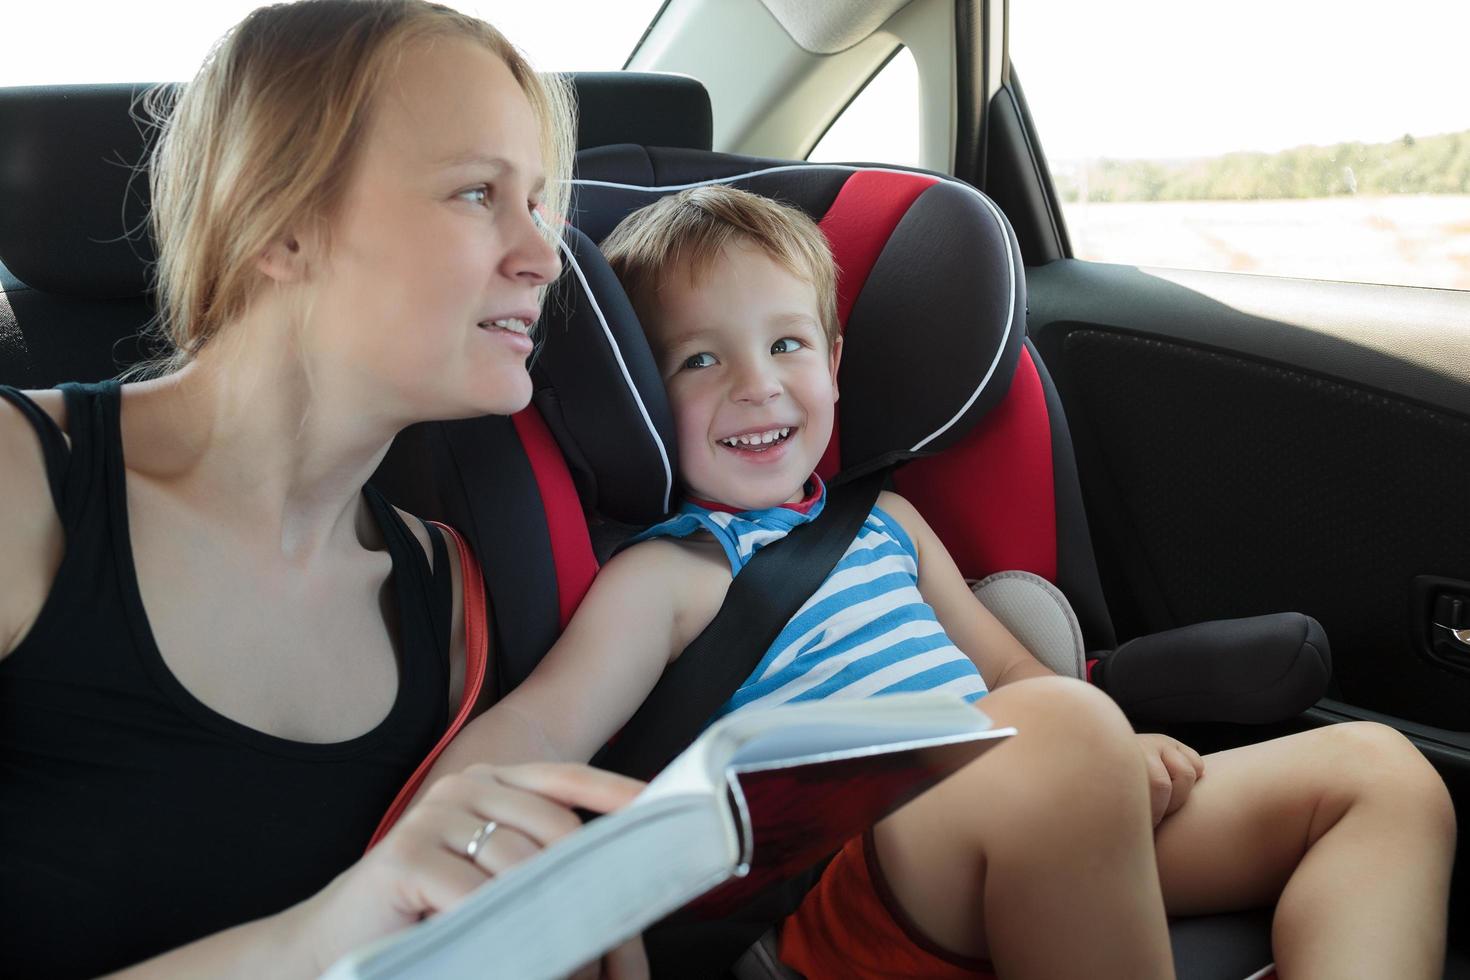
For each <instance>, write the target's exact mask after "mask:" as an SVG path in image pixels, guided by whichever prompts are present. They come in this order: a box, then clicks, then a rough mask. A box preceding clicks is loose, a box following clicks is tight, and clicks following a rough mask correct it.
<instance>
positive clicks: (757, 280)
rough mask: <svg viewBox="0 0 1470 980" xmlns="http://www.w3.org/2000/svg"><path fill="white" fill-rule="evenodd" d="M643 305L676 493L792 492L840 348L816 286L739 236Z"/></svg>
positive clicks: (819, 425)
mask: <svg viewBox="0 0 1470 980" xmlns="http://www.w3.org/2000/svg"><path fill="white" fill-rule="evenodd" d="M648 306H649V307H651V308H646V315H645V317H644V320H645V327H646V328H647V330H648V333H649V337H650V339H651V340H652V342H653V347H654V351H655V355H656V356H657V357H658V363H659V371H660V373H661V374H662V375H663V378H664V384H665V385H666V386H667V388H668V393H669V402H670V405H671V407H672V408H673V411H674V422H675V426H676V428H677V431H678V439H679V459H680V475H681V476H682V477H683V479H684V484H685V487H686V488H687V490H688V492H689V493H690V494H692V495H693V496H695V497H700V498H703V499H706V500H712V501H716V502H718V503H722V504H725V505H727V506H730V507H733V508H736V509H738V510H757V509H761V508H765V507H774V506H776V505H778V504H783V503H791V502H795V501H797V500H800V499H801V496H802V489H803V486H804V484H805V483H806V479H807V477H809V476H810V475H811V473H812V470H813V469H815V468H816V465H817V462H818V461H819V460H820V459H821V458H822V453H823V452H824V451H825V450H826V448H827V441H828V440H829V439H830V438H831V436H832V417H833V406H834V405H835V404H836V402H837V361H838V357H839V355H840V353H841V340H840V339H839V340H838V342H837V345H836V346H835V347H833V348H832V349H830V350H829V348H828V344H827V339H826V336H825V334H824V333H823V331H822V323H821V318H820V315H819V313H818V309H817V294H816V289H815V288H814V287H813V286H812V285H811V284H810V283H808V282H806V281H804V280H802V279H799V278H797V277H796V276H793V275H792V274H791V273H789V272H787V271H786V270H785V269H784V268H782V267H781V265H780V264H779V263H778V262H776V260H775V259H772V258H771V257H770V256H768V255H766V254H765V253H764V252H762V251H760V250H759V249H758V248H755V247H754V246H751V245H749V244H748V243H743V242H741V243H736V244H733V245H731V246H729V247H727V248H726V249H725V250H724V251H723V252H722V253H721V254H720V255H719V256H717V257H716V258H715V259H714V261H713V262H712V263H711V264H710V266H709V268H708V269H707V270H706V271H705V273H704V275H703V276H701V277H700V278H699V279H698V280H697V281H695V282H692V283H691V282H690V277H689V275H688V272H687V270H684V269H675V270H671V271H670V272H669V273H668V274H667V275H666V276H665V278H664V280H663V283H662V285H661V287H660V288H659V289H658V291H657V293H656V294H655V295H654V296H653V297H652V301H651V303H650V304H648Z"/></svg>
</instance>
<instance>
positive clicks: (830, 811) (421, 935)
mask: <svg viewBox="0 0 1470 980" xmlns="http://www.w3.org/2000/svg"><path fill="white" fill-rule="evenodd" d="M1014 732H1015V729H1012V728H1003V729H998V728H995V727H993V726H992V725H991V723H990V720H989V719H988V718H986V717H985V715H984V714H982V713H981V712H980V711H979V710H977V709H976V708H974V707H972V706H971V705H969V704H966V703H965V702H964V701H963V700H961V699H960V698H958V697H956V696H954V695H949V694H944V693H941V692H928V693H922V694H896V695H892V696H888V697H881V698H873V699H869V700H863V701H820V702H811V703H804V704H794V705H783V706H781V707H777V708H771V709H767V710H757V711H746V712H739V713H736V714H733V715H731V716H730V717H728V718H725V719H723V720H721V721H719V722H717V723H715V724H714V725H712V726H710V728H709V729H708V730H706V731H705V732H704V734H703V735H701V736H700V737H699V739H698V740H697V741H696V742H695V743H694V744H693V745H691V746H690V747H689V748H688V749H687V750H686V751H685V752H684V753H683V754H681V755H680V756H679V757H678V758H677V759H675V760H674V761H673V762H672V763H670V764H669V766H668V768H667V769H665V770H664V771H663V772H662V773H660V774H659V775H658V776H657V777H656V778H655V779H654V780H653V781H652V782H651V783H649V784H648V788H647V789H645V790H644V791H643V792H642V793H641V794H640V795H639V796H638V798H637V799H635V800H634V801H633V802H632V803H630V804H629V805H628V806H626V807H624V808H623V809H621V810H619V811H617V812H616V813H611V814H608V815H606V816H603V817H599V818H597V819H595V820H593V821H592V822H590V823H588V824H587V825H586V826H584V827H583V828H582V829H581V830H579V831H577V832H576V833H574V834H571V835H569V836H567V837H564V838H562V839H561V840H559V841H557V842H556V843H554V844H552V845H551V846H550V847H547V848H546V849H545V850H544V851H542V852H541V853H540V854H538V855H536V856H535V857H534V858H531V859H530V860H528V861H526V862H524V863H522V864H519V865H517V866H516V867H514V868H512V869H510V870H509V871H507V872H506V873H505V874H503V875H501V876H499V877H497V878H492V879H491V880H489V881H487V882H486V883H485V884H484V885H483V886H482V887H480V888H479V889H478V890H477V891H475V892H474V893H472V894H471V895H470V896H468V897H467V898H466V899H465V900H464V901H463V902H461V903H460V904H459V905H457V906H455V907H454V908H452V909H449V910H448V911H445V912H442V913H440V914H439V915H436V916H434V917H432V918H430V919H427V920H425V921H424V922H422V923H420V924H418V925H416V926H413V927H412V928H410V929H407V930H405V931H403V932H400V933H397V934H396V935H393V936H390V937H388V938H386V939H383V940H381V941H379V942H377V943H375V944H372V945H370V946H368V947H365V948H363V949H361V950H358V951H357V952H355V953H353V954H351V955H349V956H347V957H345V958H344V959H342V960H341V961H340V962H338V963H337V964H336V965H335V966H333V967H332V969H331V970H329V971H328V973H327V974H326V977H327V978H328V980H347V978H353V977H358V978H364V980H386V978H396V977H410V976H414V977H423V976H432V977H436V978H447V980H455V978H460V977H463V978H470V977H474V978H483V977H514V978H516V980H534V978H538V977H544V978H554V977H563V976H565V975H567V974H568V973H570V972H571V971H572V970H574V969H576V968H577V967H579V966H581V965H582V964H584V963H587V962H590V961H592V960H595V959H596V958H597V957H598V956H599V955H601V954H602V953H603V952H604V951H606V950H608V949H611V948H612V947H614V946H616V945H618V944H619V943H621V942H623V941H624V940H626V939H628V938H631V937H632V936H635V935H637V934H638V933H639V932H641V931H642V930H643V929H644V928H645V927H646V926H648V925H650V924H652V923H654V922H657V921H658V920H659V919H662V918H663V917H664V916H666V915H667V914H669V913H670V912H673V911H675V910H676V909H679V908H681V907H683V906H685V905H687V904H689V903H690V902H691V900H694V899H696V898H699V897H700V896H704V897H703V898H702V899H700V901H699V902H698V904H697V905H696V906H694V908H693V909H691V910H690V912H691V914H700V915H708V916H711V917H713V916H718V915H720V914H721V913H723V912H725V911H727V910H730V909H734V908H738V907H740V906H741V905H742V904H744V902H745V901H747V900H748V899H750V898H752V897H754V896H755V895H756V894H758V893H759V892H761V891H762V890H764V889H765V888H766V887H768V886H770V885H773V884H776V883H778V882H780V881H783V880H785V879H787V878H790V877H792V876H794V875H796V874H798V873H800V872H802V871H804V870H806V869H808V868H810V867H812V866H813V865H815V864H816V863H818V862H819V861H821V860H822V859H823V858H825V857H827V856H828V855H830V854H832V853H833V852H835V851H836V850H838V849H839V848H840V847H841V846H842V844H843V843H844V842H845V841H847V840H848V839H849V838H851V837H853V836H856V835H857V834H860V833H862V832H863V831H864V830H866V829H867V828H868V827H870V826H872V824H874V823H875V822H876V821H878V820H879V819H881V818H882V817H883V816H885V815H886V814H888V813H889V812H891V811H892V810H894V809H896V808H897V807H899V806H901V805H902V804H903V803H905V802H907V801H908V800H910V799H912V798H913V797H914V796H916V795H918V794H919V793H921V792H923V791H924V790H925V789H927V788H928V787H929V786H932V785H933V784H934V783H936V782H938V781H939V780H941V779H943V778H944V777H945V776H947V775H949V774H950V773H952V772H954V771H955V770H956V769H959V768H960V767H962V766H964V765H965V764H966V763H968V762H970V761H971V760H973V759H974V758H975V757H976V756H978V755H979V754H980V753H982V752H984V751H985V750H986V749H987V748H988V747H990V746H991V745H994V744H995V743H996V742H997V741H999V740H1001V739H1003V738H1005V737H1006V736H1008V735H1011V734H1014Z"/></svg>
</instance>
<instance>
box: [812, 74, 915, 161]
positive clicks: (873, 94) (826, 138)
mask: <svg viewBox="0 0 1470 980" xmlns="http://www.w3.org/2000/svg"><path fill="white" fill-rule="evenodd" d="M807 159H808V160H811V161H813V162H816V163H831V162H834V161H844V160H851V161H861V162H866V163H894V164H901V165H904V166H910V167H917V166H919V67H918V65H916V64H915V63H914V56H913V55H912V54H910V53H909V49H908V48H904V47H901V48H899V49H898V50H897V51H896V52H895V53H894V55H893V57H892V58H890V59H889V61H888V63H887V64H886V65H884V66H883V68H882V70H881V71H879V72H878V74H876V75H874V76H873V77H872V79H870V80H869V82H868V84H867V85H866V86H864V87H863V90H862V91H861V92H859V93H858V94H857V97H856V98H855V99H853V100H852V101H851V102H850V103H848V105H847V108H846V109H844V110H843V111H842V114H841V115H840V116H838V117H837V119H836V120H834V121H833V123H832V125H831V126H830V127H829V128H828V130H827V132H826V133H825V134H823V136H822V138H821V139H820V140H818V141H817V145H816V146H814V147H812V151H811V153H809V154H807Z"/></svg>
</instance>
